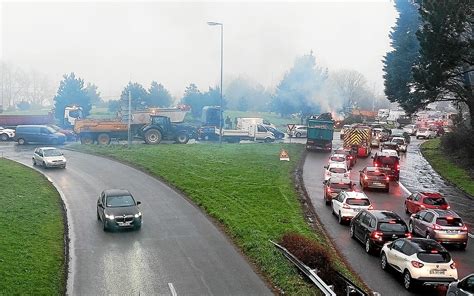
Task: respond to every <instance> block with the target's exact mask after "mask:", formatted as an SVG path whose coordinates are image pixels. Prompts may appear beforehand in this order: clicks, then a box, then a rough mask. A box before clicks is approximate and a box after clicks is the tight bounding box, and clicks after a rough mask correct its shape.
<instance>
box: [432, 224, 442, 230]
mask: <svg viewBox="0 0 474 296" xmlns="http://www.w3.org/2000/svg"><path fill="white" fill-rule="evenodd" d="M433 229H435V230H441V226H439V225H438V224H433Z"/></svg>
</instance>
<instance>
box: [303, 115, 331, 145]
mask: <svg viewBox="0 0 474 296" xmlns="http://www.w3.org/2000/svg"><path fill="white" fill-rule="evenodd" d="M307 134H308V136H307V140H306V150H325V151H331V150H332V139H333V136H334V121H333V120H332V118H331V117H329V118H324V117H322V115H321V116H318V117H316V118H310V119H308V132H307Z"/></svg>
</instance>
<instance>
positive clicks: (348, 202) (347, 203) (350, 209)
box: [332, 191, 373, 224]
mask: <svg viewBox="0 0 474 296" xmlns="http://www.w3.org/2000/svg"><path fill="white" fill-rule="evenodd" d="M372 209H373V206H372V205H371V203H370V200H369V198H368V197H367V195H365V193H364V192H356V191H350V192H346V191H341V192H340V193H339V194H338V195H337V196H336V197H335V198H333V199H332V213H333V214H334V215H336V216H337V217H338V221H339V223H340V224H342V223H344V221H346V220H351V219H352V218H354V217H355V215H357V214H358V213H359V212H360V211H362V210H372Z"/></svg>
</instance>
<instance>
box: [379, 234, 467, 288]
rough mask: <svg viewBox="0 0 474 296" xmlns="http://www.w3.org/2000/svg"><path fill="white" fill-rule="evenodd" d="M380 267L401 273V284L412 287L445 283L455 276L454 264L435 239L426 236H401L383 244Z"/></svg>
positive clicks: (452, 280)
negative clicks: (409, 237)
mask: <svg viewBox="0 0 474 296" xmlns="http://www.w3.org/2000/svg"><path fill="white" fill-rule="evenodd" d="M380 266H381V268H382V269H383V270H388V268H389V267H391V268H393V269H394V270H395V271H397V272H399V273H401V274H402V275H403V286H404V287H405V289H407V290H413V289H414V288H415V287H416V286H417V285H418V284H420V285H423V286H424V285H433V286H438V285H448V284H449V283H451V282H454V281H456V280H457V279H458V270H457V268H456V264H455V263H454V261H453V259H452V258H451V255H450V254H449V252H448V251H447V250H446V249H445V248H444V247H443V246H442V245H440V244H439V243H438V242H436V241H434V240H432V239H426V238H411V239H408V238H400V239H397V240H395V241H393V242H391V243H388V244H385V245H384V246H383V248H382V251H381V252H380Z"/></svg>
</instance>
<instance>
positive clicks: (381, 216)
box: [369, 210, 403, 222]
mask: <svg viewBox="0 0 474 296" xmlns="http://www.w3.org/2000/svg"><path fill="white" fill-rule="evenodd" d="M369 213H371V214H372V215H374V216H375V217H376V218H377V219H378V220H379V222H380V221H382V222H384V221H390V220H402V221H403V219H402V218H401V217H400V216H398V214H396V213H394V212H392V211H386V210H369Z"/></svg>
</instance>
